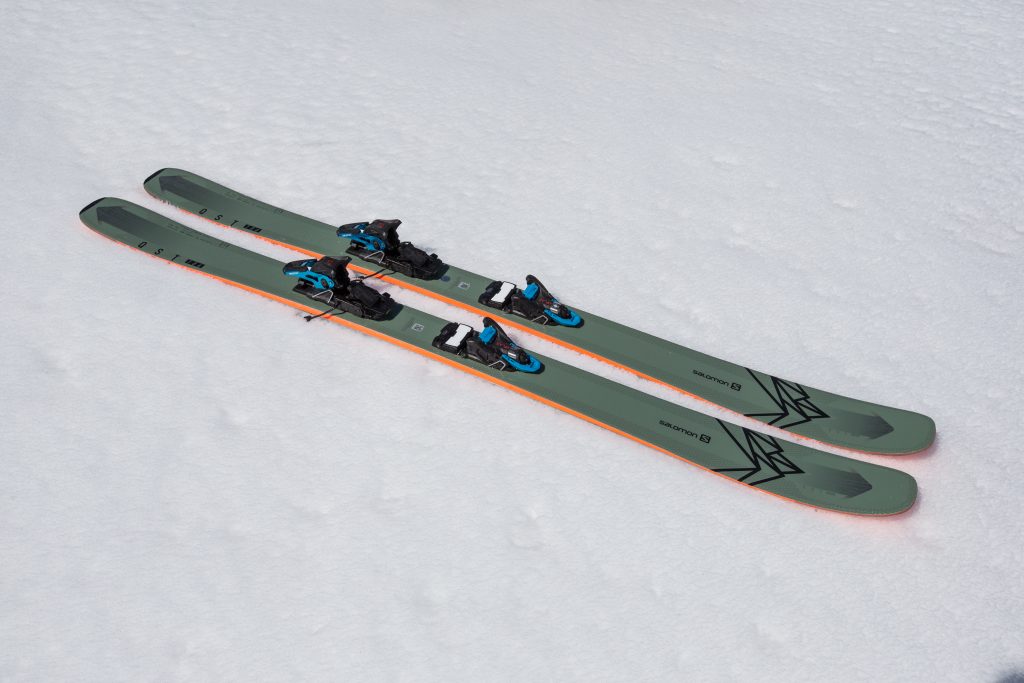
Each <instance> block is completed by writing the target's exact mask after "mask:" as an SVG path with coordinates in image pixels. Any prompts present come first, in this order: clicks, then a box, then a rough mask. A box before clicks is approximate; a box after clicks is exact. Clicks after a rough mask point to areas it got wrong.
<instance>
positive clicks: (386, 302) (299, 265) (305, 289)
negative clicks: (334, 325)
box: [282, 256, 393, 320]
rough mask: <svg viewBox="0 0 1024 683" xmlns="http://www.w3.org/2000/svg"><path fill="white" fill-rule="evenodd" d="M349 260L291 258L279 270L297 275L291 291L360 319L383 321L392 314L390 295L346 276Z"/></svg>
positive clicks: (344, 258) (289, 274)
mask: <svg viewBox="0 0 1024 683" xmlns="http://www.w3.org/2000/svg"><path fill="white" fill-rule="evenodd" d="M351 260H352V259H350V258H348V257H347V256H346V257H343V258H332V257H330V256H323V257H321V258H318V259H312V258H311V259H303V260H301V261H292V262H291V263H288V264H286V265H285V266H284V268H283V269H282V270H283V272H284V274H285V275H288V276H291V277H294V278H298V280H299V282H298V284H296V285H295V287H293V288H292V291H293V292H296V293H298V294H302V295H303V296H306V297H309V298H310V299H312V300H314V301H318V302H320V303H322V304H327V305H328V306H330V307H331V309H334V310H337V311H340V312H341V313H351V314H352V315H355V316H358V317H360V318H368V319H370V320H384V319H385V318H387V317H388V316H389V315H390V314H391V308H392V305H393V302H392V300H391V295H390V294H387V293H383V294H382V293H381V292H378V291H377V290H375V289H373V288H372V287H370V286H369V285H366V284H363V282H362V281H361V280H359V279H356V280H352V279H350V278H349V275H348V264H349V262H350V261H351Z"/></svg>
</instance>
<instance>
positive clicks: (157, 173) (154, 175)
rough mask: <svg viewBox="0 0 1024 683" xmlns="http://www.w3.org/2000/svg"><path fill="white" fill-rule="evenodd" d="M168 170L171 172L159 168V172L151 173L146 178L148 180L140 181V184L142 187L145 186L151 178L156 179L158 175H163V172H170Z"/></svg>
mask: <svg viewBox="0 0 1024 683" xmlns="http://www.w3.org/2000/svg"><path fill="white" fill-rule="evenodd" d="M170 170H173V169H171V168H161V169H160V170H159V171H157V172H156V173H151V174H149V177H148V178H146V179H145V180H143V181H142V184H143V185H145V184H147V183H148V182H149V181H150V180H152V179H153V178H156V177H157V176H158V175H160V174H161V173H163V172H164V171H170Z"/></svg>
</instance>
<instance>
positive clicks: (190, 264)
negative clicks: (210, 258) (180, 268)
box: [185, 258, 206, 268]
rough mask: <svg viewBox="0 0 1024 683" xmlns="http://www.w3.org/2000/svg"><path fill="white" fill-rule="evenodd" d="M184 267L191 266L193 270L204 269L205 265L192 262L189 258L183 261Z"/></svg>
mask: <svg viewBox="0 0 1024 683" xmlns="http://www.w3.org/2000/svg"><path fill="white" fill-rule="evenodd" d="M185 265H186V266H192V267H193V268H205V267H206V264H205V263H200V262H199V261H193V260H192V259H190V258H187V259H185Z"/></svg>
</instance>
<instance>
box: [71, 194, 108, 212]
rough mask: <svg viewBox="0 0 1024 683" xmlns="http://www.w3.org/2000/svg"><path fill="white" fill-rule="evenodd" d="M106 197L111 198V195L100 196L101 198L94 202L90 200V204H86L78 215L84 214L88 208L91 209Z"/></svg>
mask: <svg viewBox="0 0 1024 683" xmlns="http://www.w3.org/2000/svg"><path fill="white" fill-rule="evenodd" d="M104 199H110V197H100V198H99V199H97V200H96V201H94V202H90V203H89V204H87V205H86V206H85V208H84V209H82V210H81V211H79V212H78V215H79V216H82V215H84V214H85V212H86V211H88V210H89V209H91V208H92V207H94V206H96V205H97V204H99V203H100V202H102V201H103V200H104Z"/></svg>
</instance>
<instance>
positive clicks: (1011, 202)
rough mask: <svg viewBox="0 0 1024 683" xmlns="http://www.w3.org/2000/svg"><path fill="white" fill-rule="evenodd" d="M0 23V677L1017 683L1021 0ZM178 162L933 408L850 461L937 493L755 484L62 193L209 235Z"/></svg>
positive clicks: (143, 16)
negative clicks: (156, 252) (868, 496)
mask: <svg viewBox="0 0 1024 683" xmlns="http://www.w3.org/2000/svg"><path fill="white" fill-rule="evenodd" d="M0 20H2V24H3V26H4V30H3V33H2V36H0V58H2V60H3V67H2V69H0V85H2V92H3V93H4V94H3V96H2V97H0V124H2V126H0V129H2V131H3V132H2V135H3V148H2V152H0V167H2V169H3V184H2V189H0V198H2V204H3V206H4V208H5V210H6V219H5V220H4V222H3V226H2V228H0V230H2V231H3V234H4V237H5V239H4V257H5V263H6V272H7V277H6V283H7V284H6V286H5V287H4V288H3V290H2V292H0V303H2V307H3V309H2V313H3V316H2V319H3V327H2V332H0V382H2V384H0V389H2V394H0V410H2V415H3V418H2V422H0V679H2V680H5V681H7V680H11V681H21V680H41V681H43V680H45V681H54V680H81V681H139V680H210V681H225V680H232V681H236V680H237V681H262V680H273V681H291V680H320V681H341V680H407V681H413V680H416V681H419V680H432V681H433V680H436V681H452V680H459V681H480V680H524V681H525V680H529V681H535V680H559V681H561V680H586V681H604V680H609V681H636V680H673V681H678V680H687V681H691V680H692V681H698V680H699V681H751V680H759V681H760V680H764V681H823V680H829V681H880V680H884V681H934V680H949V681H1003V682H1008V681H1020V680H1021V679H1022V678H1024V609H1022V607H1024V569H1022V565H1024V510H1022V505H1021V502H1020V496H1021V493H1020V492H1021V471H1022V464H1021V450H1020V447H1019V444H1018V439H1019V438H1020V435H1019V431H1020V425H1021V415H1022V414H1024V400H1022V398H1021V387H1022V382H1024V363H1022V360H1021V343H1022V341H1024V334H1022V331H1024V330H1022V323H1021V320H1022V318H1024V315H1022V314H1024V305H1022V303H1021V302H1022V296H1024V286H1022V285H1024V278H1022V270H1024V269H1022V265H1024V263H1022V257H1024V218H1022V209H1024V77H1022V67H1021V64H1022V63H1024V5H1022V4H1021V3H1020V2H1017V1H1014V0H939V1H936V2H924V1H923V0H903V1H902V2H896V1H887V2H882V1H865V2H853V3H850V2H838V0H837V1H835V2H829V1H825V0H803V1H794V2H779V3H768V2H754V1H753V0H732V1H726V0H721V1H718V2H715V1H712V0H703V1H697V2H688V3H683V2H668V1H662V2H653V1H644V2H636V1H633V2H630V1H625V0H620V1H617V2H611V1H609V2H593V3H587V2H579V1H566V2H550V3H540V2H518V3H499V2H476V3H470V2H457V1H450V2H440V1H438V0H434V1H428V0H398V1H395V2H378V3H356V2H334V3H331V2H326V1H324V2H304V1H294V2H288V3H277V2H251V3H242V2H218V3H187V2H182V1H180V0H164V1H161V2H152V1H148V0H137V1H133V2H109V1H107V2H99V1H94V2H85V1H83V0H75V1H68V2H61V3H40V2H34V1H30V0H6V2H4V3H3V4H2V5H0ZM164 166H179V167H183V168H188V169H191V170H193V171H196V172H198V173H201V174H203V175H206V176H208V177H211V178H213V179H216V180H219V181H221V182H224V183H225V184H227V185H229V186H232V187H235V188H237V189H239V190H242V191H247V192H249V193H251V194H255V195H257V196H259V197H261V198H263V199H265V200H267V201H270V202H274V203H277V204H280V205H282V206H286V207H288V208H290V209H292V210H295V211H299V212H302V213H306V214H308V215H313V216H316V217H320V218H323V219H325V220H329V221H332V222H336V223H342V222H348V221H352V220H358V219H366V218H373V217H393V216H397V217H401V218H402V219H403V220H404V221H405V222H406V224H405V230H406V233H405V234H406V235H407V236H408V237H409V238H413V239H415V240H417V241H419V242H422V243H425V245H426V246H428V247H430V248H433V249H435V250H437V251H438V252H439V253H441V254H443V256H444V257H445V259H446V260H450V261H451V262H453V263H457V264H463V265H467V266H471V267H472V269H473V270H475V271H477V272H481V273H487V274H491V275H494V276H495V277H504V278H521V277H522V276H524V275H525V274H526V273H527V272H533V273H536V274H538V275H539V276H541V277H542V278H543V279H544V281H545V283H547V284H548V285H549V286H550V287H552V288H553V289H554V291H555V292H556V293H558V294H560V295H561V296H562V298H563V299H564V300H566V301H569V302H571V303H576V304H577V305H579V306H581V307H582V308H585V309H589V310H593V311H595V312H600V313H604V314H607V315H609V316H611V317H615V318H617V319H619V320H621V321H623V322H626V323H631V324H635V325H637V326H639V327H641V328H643V329H645V330H648V331H650V332H653V333H656V334H658V335H660V336H664V337H667V338H669V339H673V340H678V341H680V342H683V343H686V344H689V345H692V346H695V347H697V348H700V349H703V350H707V351H709V352H712V353H714V354H716V355H719V356H721V357H724V358H728V359H730V360H734V361H737V362H742V363H744V364H746V365H749V366H751V367H756V368H759V369H762V370H765V371H769V372H772V373H775V374H780V375H783V376H786V377H791V378H793V379H796V380H798V381H803V382H806V383H808V384H811V385H813V386H820V387H822V388H827V389H830V390H833V391H837V392H840V393H844V394H848V395H852V396H857V397H860V398H863V399H867V400H872V401H877V402H884V403H890V404H894V405H898V406H901V407H905V408H910V409H914V410H918V411H921V412H924V413H927V414H929V415H931V416H933V417H934V418H935V419H936V421H937V423H938V428H939V438H938V441H937V443H936V445H935V446H934V447H933V448H932V449H930V451H928V452H926V453H924V454H921V455H917V456H910V457H902V458H896V457H893V458H884V457H868V456H864V457H865V458H867V459H870V460H871V461H872V462H878V463H884V464H888V465H893V466H897V467H900V468H903V469H905V470H907V471H908V472H910V473H912V474H913V475H914V476H915V477H917V479H918V481H919V483H920V487H921V498H920V501H919V503H918V505H917V506H916V507H915V508H914V509H913V510H912V511H911V512H909V513H907V514H904V515H902V516H898V517H894V518H887V519H865V518H854V517H848V516H844V515H838V514H831V513H824V512H815V511H813V510H811V509H808V508H806V507H803V506H799V505H794V504H787V503H785V502H782V501H779V500H777V499H775V498H772V497H770V496H766V495H761V494H758V493H756V492H752V491H748V490H744V489H743V488H742V487H739V486H736V485H734V484H731V483H729V482H727V481H724V480H722V479H719V478H717V477H713V476H709V475H707V474H706V473H704V472H701V471H700V470H698V469H697V468H694V467H690V466H688V465H686V464H685V463H681V462H679V461H676V460H674V459H672V458H667V457H665V456H663V455H660V454H658V453H656V452H654V451H651V450H649V449H645V448H644V447H642V446H640V445H637V444H634V443H632V442H629V441H627V440H625V439H622V438H619V437H616V436H615V435H613V434H611V433H609V432H606V431H603V430H601V429H598V428H596V427H593V426H591V425H588V424H586V423H583V422H581V421H579V420H577V419H574V418H572V417H570V416H568V415H565V414H562V413H559V412H557V411H554V410H551V409H549V408H547V407H545V406H543V405H541V404H538V403H534V402H531V401H528V400H525V399H522V398H520V397H517V396H515V395H513V394H511V393H509V392H507V391H504V390H502V389H501V388H499V387H496V386H492V385H489V384H487V383H485V382H482V381H479V380H478V379H475V378H473V377H471V376H468V375H464V374H462V373H458V372H456V371H453V370H450V369H449V368H447V367H444V366H441V365H440V364H437V363H431V362H430V361H429V360H427V359H424V358H420V357H418V356H416V355H415V354H410V353H404V352H402V351H401V350H399V349H396V348H394V347H392V346H390V345H387V344H384V343H382V342H379V341H377V340H374V339H371V338H369V337H366V336H362V335H359V334H356V333H353V332H350V331H347V330H345V329H343V328H340V327H337V326H334V325H328V324H310V325H306V324H303V323H302V322H301V320H299V319H298V318H297V315H296V314H295V312H294V311H291V310H289V309H286V308H284V307H282V306H280V305H277V304H275V303H273V302H270V301H263V300H260V299H258V298H257V297H253V296H248V295H246V294H244V293H242V292H239V291H236V290H233V289H230V288H227V287H224V286H222V285H220V284H218V283H216V282H213V281H210V280H208V279H206V278H199V277H189V276H187V274H185V273H182V272H181V271H179V270H176V269H171V268H165V267H163V266H161V265H160V264H158V263H156V262H154V261H153V260H152V259H146V258H142V257H141V256H138V255H135V254H132V253H130V252H129V251H126V250H123V249H118V248H116V247H115V246H114V245H112V244H111V243H109V242H107V241H105V240H103V239H101V238H99V237H97V236H95V235H94V234H92V233H91V232H89V231H88V230H86V229H85V228H83V227H82V226H81V225H80V224H79V222H78V218H77V211H78V209H80V208H81V207H82V206H84V205H85V204H87V203H88V202H90V201H92V200H93V199H96V198H97V197H100V196H103V195H114V196H121V197H124V198H127V199H130V200H133V201H136V202H139V203H141V204H143V205H146V206H149V207H152V208H155V209H157V210H159V211H163V212H166V213H171V214H172V215H173V216H174V217H175V218H177V219H179V220H181V221H182V222H184V223H186V224H188V225H191V226H193V227H197V228H199V229H201V230H207V231H218V230H219V229H217V228H215V227H214V226H211V225H209V224H208V223H205V222H202V221H199V220H197V219H195V218H193V217H189V216H187V215H185V214H182V213H180V212H176V211H174V210H173V209H170V208H168V207H165V206H163V205H161V204H159V203H157V202H155V201H154V200H152V199H151V198H149V197H148V196H147V195H146V194H145V193H144V192H143V190H142V187H141V181H142V180H143V178H145V177H146V176H147V175H149V174H150V173H151V172H153V171H155V170H157V169H158V168H161V167H164ZM217 234H218V236H220V237H221V238H223V239H229V240H231V241H234V242H237V243H239V244H245V245H246V246H250V247H252V248H256V249H259V250H261V251H263V252H265V253H271V254H275V255H278V256H281V257H282V258H284V257H285V256H287V255H288V253H287V252H285V251H284V250H281V249H278V248H276V247H272V246H270V245H266V244H263V243H258V242H256V241H255V240H253V239H250V238H249V237H247V236H245V235H241V234H237V233H231V232H228V231H225V230H219V232H218V233H217ZM402 296H403V300H406V301H410V302H411V303H413V305H421V304H422V305H426V304H424V303H423V302H422V301H421V300H419V299H418V298H416V297H411V296H409V295H406V294H404V293H403V294H402ZM435 306H436V305H435ZM440 310H442V311H444V313H445V315H448V316H450V317H451V318H452V319H457V320H461V321H464V322H473V320H472V319H471V318H470V317H469V316H468V315H467V314H464V313H462V312H460V311H458V310H451V309H445V308H443V307H440ZM531 344H532V346H533V347H534V348H537V349H538V350H542V351H548V349H547V347H546V346H545V345H543V344H540V343H533V342H531ZM560 357H563V358H564V357H569V358H570V359H571V360H572V359H574V358H573V356H572V354H567V353H565V352H561V355H560ZM575 360H576V361H578V362H580V363H581V364H582V365H585V366H586V367H588V368H595V369H597V370H598V371H600V372H602V373H603V374H605V375H607V376H610V377H618V378H620V379H623V381H627V382H630V383H633V384H635V385H638V386H645V385H643V384H642V383H640V382H639V381H638V380H630V379H627V378H625V376H624V374H623V373H616V371H614V370H611V369H608V368H607V367H605V366H601V365H600V364H596V363H592V362H588V361H585V360H584V359H580V358H575ZM645 388H646V389H648V390H650V391H653V392H655V393H659V391H660V390H659V389H657V388H654V387H650V386H649V385H647V386H645ZM673 400H677V401H679V402H680V403H683V404H686V405H691V404H692V402H689V401H687V400H686V399H683V398H681V397H678V396H675V397H674V398H673ZM697 407H698V408H699V409H702V410H706V408H705V407H703V406H701V405H698V406H697Z"/></svg>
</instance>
